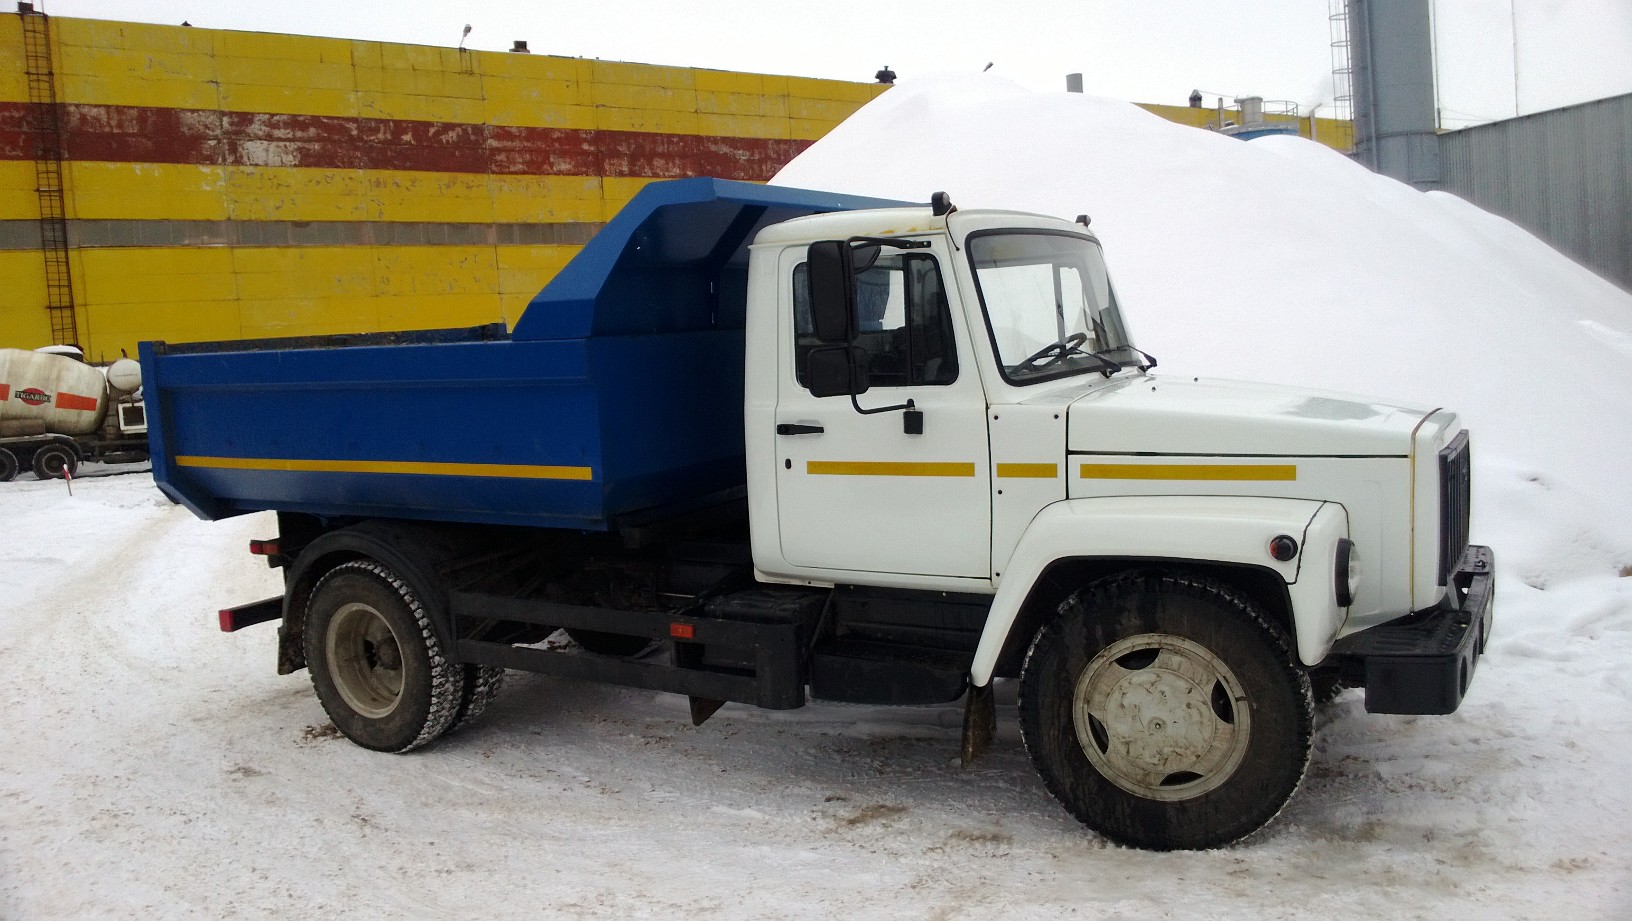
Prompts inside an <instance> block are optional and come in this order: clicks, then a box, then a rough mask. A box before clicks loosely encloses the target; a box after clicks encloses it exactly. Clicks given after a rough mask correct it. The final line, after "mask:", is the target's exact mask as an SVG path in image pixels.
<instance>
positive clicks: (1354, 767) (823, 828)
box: [0, 468, 1632, 919]
mask: <svg viewBox="0 0 1632 921" xmlns="http://www.w3.org/2000/svg"><path fill="white" fill-rule="evenodd" d="M90 469H92V468H87V472H89V470H90ZM74 492H75V495H74V496H73V497H71V498H70V497H69V496H68V494H67V490H66V489H65V488H64V486H63V484H61V483H50V482H36V481H33V480H32V479H30V478H28V477H26V476H25V477H23V478H21V479H19V480H18V481H16V482H13V483H8V484H5V485H4V487H3V488H0V521H4V522H5V524H6V530H7V532H8V533H9V534H12V535H17V536H20V537H21V539H20V540H17V541H16V542H15V543H14V544H13V548H14V549H12V550H11V551H10V552H8V553H7V554H6V555H5V557H4V561H3V562H0V626H3V628H4V633H3V637H4V638H3V640H0V700H3V701H4V707H3V709H0V714H3V715H0V737H3V738H4V740H5V742H4V746H3V748H0V917H4V918H8V919H11V918H15V919H35V918H97V917H106V918H134V917H160V918H164V917H199V918H232V917H247V918H261V917H290V916H297V915H305V914H313V913H326V912H330V911H339V912H344V914H345V915H346V916H348V917H359V918H369V917H378V918H386V917H422V918H431V917H446V916H450V915H454V914H456V913H459V912H461V911H470V912H472V913H478V912H479V914H480V915H481V916H483V917H505V918H535V917H562V918H580V917H581V918H650V917H662V918H695V917H706V918H756V919H757V918H810V919H831V918H846V917H855V918H891V919H899V918H971V919H974V918H981V919H990V918H1015V919H1026V918H1037V919H1043V918H1059V917H1067V916H1071V917H1083V918H1186V919H1194V918H1240V919H1260V918H1277V917H1317V916H1326V917H1333V916H1339V915H1341V916H1345V917H1355V918H1368V919H1370V918H1379V919H1384V918H1436V919H1442V918H1476V917H1477V918H1557V917H1568V918H1582V919H1590V918H1605V919H1609V918H1626V917H1629V916H1632V831H1629V830H1628V827H1627V819H1628V817H1629V816H1632V793H1629V791H1628V785H1627V784H1626V782H1625V781H1626V778H1627V777H1628V776H1632V746H1629V744H1628V740H1629V739H1632V706H1629V703H1632V677H1629V676H1628V675H1627V673H1626V670H1625V664H1626V663H1627V662H1632V579H1611V578H1600V579H1584V580H1578V581H1575V582H1571V583H1568V584H1563V585H1558V586H1552V587H1549V588H1548V590H1547V591H1545V592H1543V591H1539V590H1536V589H1532V588H1529V587H1526V586H1524V585H1523V584H1522V583H1519V582H1517V581H1516V580H1508V581H1506V582H1505V583H1503V585H1502V587H1501V590H1500V592H1499V595H1498V599H1497V605H1498V608H1497V611H1498V614H1497V616H1498V620H1497V636H1496V641H1495V642H1494V643H1493V645H1492V648H1491V650H1490V653H1489V654H1488V656H1487V657H1486V659H1485V660H1484V662H1483V664H1482V665H1481V667H1480V671H1479V673H1478V677H1477V679H1476V680H1475V681H1474V683H1473V689H1472V692H1471V694H1470V696H1469V697H1468V700H1467V701H1466V703H1464V705H1463V707H1462V709H1461V710H1460V711H1459V712H1458V713H1457V714H1455V715H1453V716H1450V717H1433V718H1411V717H1387V716H1370V715H1367V714H1366V713H1365V712H1364V709H1363V707H1362V705H1361V702H1360V700H1359V697H1358V695H1357V694H1355V693H1353V692H1351V693H1350V694H1348V695H1347V696H1345V697H1343V698H1341V699H1340V700H1339V701H1338V702H1337V704H1336V705H1335V706H1334V707H1333V708H1332V709H1331V710H1330V711H1329V713H1328V714H1327V716H1326V717H1325V720H1324V726H1323V728H1322V730H1321V733H1320V736H1319V741H1318V743H1317V745H1318V747H1317V751H1316V755H1315V760H1314V764H1313V766H1312V768H1311V771H1310V775H1309V779H1308V781H1307V782H1306V783H1305V785H1304V788H1303V789H1302V791H1301V792H1300V793H1299V794H1298V796H1297V797H1296V798H1295V799H1294V800H1293V801H1292V804H1291V805H1290V806H1289V807H1288V809H1287V811H1286V812H1285V813H1283V814H1282V816H1281V817H1280V818H1279V819H1278V820H1277V821H1276V822H1275V823H1274V824H1272V825H1271V826H1270V827H1269V828H1268V829H1267V830H1266V831H1264V832H1262V833H1260V834H1259V835H1257V836H1255V837H1253V838H1251V839H1249V840H1248V841H1247V842H1246V843H1244V844H1241V845H1239V846H1236V847H1233V848H1230V849H1227V850H1222V851H1215V852H1210V853H1190V854H1150V853H1143V852H1138V851H1130V850H1124V849H1120V848H1115V847H1109V846H1107V845H1106V844H1105V843H1104V842H1103V841H1101V840H1100V839H1098V838H1096V837H1095V836H1093V835H1092V834H1090V833H1088V832H1087V831H1085V830H1084V829H1083V828H1082V827H1081V826H1079V825H1077V824H1076V822H1075V821H1074V820H1072V819H1071V818H1070V817H1069V816H1068V815H1066V813H1065V812H1064V810H1062V809H1061V808H1059V807H1058V806H1057V805H1056V804H1055V803H1054V802H1053V800H1051V799H1050V798H1049V797H1048V794H1047V793H1046V792H1045V791H1044V790H1043V788H1042V785H1041V784H1040V783H1039V782H1038V780H1037V779H1036V776H1035V775H1034V774H1033V772H1032V770H1031V766H1030V764H1029V762H1028V761H1027V759H1026V756H1025V752H1024V751H1023V749H1022V747H1021V744H1020V741H1019V732H1018V728H1017V726H1016V724H1015V717H1014V710H1013V707H1012V705H1010V706H1004V707H1002V708H1000V711H999V718H1000V721H1001V731H1000V734H999V739H998V743H997V745H996V747H995V750H994V751H993V752H992V753H991V754H990V755H988V756H987V757H986V758H984V759H983V760H982V761H980V762H977V764H976V767H975V769H973V770H970V771H965V770H962V769H961V768H959V767H958V765H957V760H956V753H957V744H958V725H959V720H960V712H959V711H958V709H957V708H956V707H952V706H949V707H929V708H904V709H886V708H866V707H856V706H844V705H835V704H812V705H810V706H808V707H806V708H805V709H803V710H796V711H792V712H788V713H780V714H777V713H769V712H762V711H756V710H751V709H748V708H742V707H738V706H736V705H732V706H728V707H726V708H725V709H724V710H723V711H721V712H720V713H719V714H718V715H717V716H715V717H714V719H713V720H711V721H710V722H708V723H706V724H705V725H703V726H702V727H701V728H692V727H691V725H690V723H689V722H688V720H687V718H686V711H685V704H684V701H683V699H680V698H674V697H667V696H664V695H657V694H651V693H646V692H637V691H625V690H619V689H615V688H609V687H601V686H596V685H588V684H579V683H572V682H568V681H561V680H554V679H546V678H539V677H535V676H528V675H520V674H516V673H512V675H511V678H512V680H511V683H510V685H509V686H508V687H507V689H506V691H505V693H504V695H503V696H502V697H501V698H500V700H499V701H498V703H497V704H496V705H495V707H494V709H493V710H491V711H490V712H489V714H488V715H487V716H485V717H484V718H483V720H482V721H481V722H479V723H478V724H477V725H475V726H473V727H471V728H470V729H469V730H467V731H466V732H464V733H461V734H459V735H455V736H451V737H449V738H447V739H444V740H443V741H441V742H439V743H438V744H437V745H435V746H432V747H431V748H430V749H428V750H425V751H422V752H418V753H415V754H412V755H407V756H390V755H380V754H375V753H372V752H368V751H365V750H363V749H361V748H358V747H356V746H354V745H352V744H351V743H349V742H347V741H345V740H344V739H341V738H338V737H337V736H335V734H334V732H333V730H332V728H330V727H329V725H328V722H327V720H326V719H325V717H324V715H323V712H322V710H321V709H320V708H319V707H318V704H317V701H316V699H315V698H314V697H313V695H312V693H311V689H310V686H309V684H308V682H307V679H306V676H305V675H304V673H302V674H300V675H295V676H287V677H278V676H277V675H275V674H274V673H273V672H274V669H273V645H274V643H273V632H274V630H275V627H274V626H272V625H266V626H262V627H256V628H252V629H251V630H249V631H246V632H244V633H240V634H235V635H224V634H221V633H219V632H217V631H216V628H215V623H214V620H215V618H214V611H215V609H216V608H218V607H221V606H224V605H227V604H233V603H238V602H242V601H247V600H253V599H255V598H260V597H264V596H266V595H268V594H271V593H272V592H274V591H275V590H276V587H277V583H276V580H275V578H274V575H273V573H272V572H271V571H269V570H267V569H265V568H263V567H262V566H261V565H260V562H259V560H258V559H255V558H252V557H250V556H249V555H248V554H247V553H246V552H245V551H244V547H245V543H246V542H247V541H248V540H249V539H250V538H251V537H255V536H265V535H267V534H270V533H271V530H272V529H271V523H270V522H269V521H267V520H265V519H264V518H259V517H249V518H239V519H234V520H231V521H227V522H218V523H213V524H212V523H206V522H201V521H196V520H194V519H193V518H192V516H191V515H189V514H188V513H187V512H185V511H184V510H182V509H181V508H179V507H177V506H173V505H171V504H170V503H169V502H168V501H167V500H165V499H164V498H163V497H162V496H161V495H160V494H159V493H158V492H157V491H156V490H155V489H154V488H153V484H152V479H151V477H150V475H148V474H145V473H136V474H131V475H124V476H109V477H103V478H81V479H79V480H76V481H75V485H74ZM1009 703H1010V704H1012V699H1011V700H1010V701H1009Z"/></svg>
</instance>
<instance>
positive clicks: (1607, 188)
mask: <svg viewBox="0 0 1632 921" xmlns="http://www.w3.org/2000/svg"><path fill="white" fill-rule="evenodd" d="M1439 143H1440V182H1439V183H1438V184H1437V186H1436V188H1439V189H1443V190H1444V191H1447V192H1451V193H1454V194H1456V195H1458V196H1460V197H1462V198H1464V199H1466V200H1468V201H1470V202H1473V203H1474V204H1476V205H1478V206H1479V207H1481V208H1483V209H1485V210H1486V211H1490V212H1493V213H1495V214H1499V215H1501V216H1503V217H1505V218H1507V219H1508V220H1511V221H1513V222H1514V223H1515V224H1518V225H1519V226H1521V227H1523V228H1524V229H1526V230H1528V231H1530V232H1531V233H1533V234H1535V235H1536V236H1538V237H1541V238H1542V239H1543V240H1546V241H1547V242H1548V243H1551V244H1552V245H1553V246H1555V247H1557V248H1558V249H1559V251H1561V252H1563V253H1564V254H1565V255H1567V256H1569V257H1570V258H1572V259H1574V260H1575V261H1577V262H1580V263H1581V264H1583V265H1585V266H1587V267H1588V268H1590V269H1592V270H1593V271H1595V272H1597V273H1598V274H1599V275H1602V276H1603V277H1605V278H1607V279H1609V280H1610V281H1613V282H1615V283H1616V284H1618V285H1620V286H1621V287H1622V288H1625V289H1627V290H1629V291H1632V93H1628V94H1626V95H1624V96H1612V97H1610V98H1608V99H1600V100H1598V101H1597V102H1587V103H1582V104H1580V105H1573V106H1568V107H1566V108H1562V109H1554V110H1552V111H1549V112H1537V113H1535V114H1533V115H1525V116H1522V117H1520V118H1513V119H1508V120H1506V121H1500V122H1493V123H1491V124H1488V125H1480V126H1478V127H1474V128H1466V129H1463V130H1461V131H1452V132H1447V133H1445V134H1442V135H1440V136H1439Z"/></svg>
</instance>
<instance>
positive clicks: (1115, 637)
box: [1020, 573, 1313, 850]
mask: <svg viewBox="0 0 1632 921" xmlns="http://www.w3.org/2000/svg"><path fill="white" fill-rule="evenodd" d="M1312 709H1313V705H1312V702H1311V698H1310V690H1309V681H1308V678H1307V677H1306V676H1305V675H1304V673H1303V672H1302V671H1301V670H1299V669H1297V668H1296V667H1294V665H1293V662H1292V655H1291V650H1290V646H1289V644H1288V641H1287V638H1286V636H1285V635H1284V633H1282V631H1280V630H1278V629H1276V628H1275V627H1274V626H1273V625H1272V624H1271V623H1270V622H1269V620H1268V618H1266V617H1265V616H1264V615H1263V613H1262V612H1261V611H1259V610H1258V609H1257V608H1256V607H1255V606H1254V605H1253V604H1252V603H1251V602H1249V601H1247V600H1246V599H1244V598H1242V597H1240V596H1239V595H1237V594H1235V593H1234V592H1233V591H1231V590H1230V589H1228V588H1227V587H1225V586H1224V585H1222V584H1220V583H1217V582H1213V581H1210V580H1206V579H1200V578H1190V577H1186V576H1181V575H1164V574H1154V573H1129V574H1123V575H1119V576H1112V577H1110V578H1107V579H1104V580H1101V581H1099V582H1096V583H1094V584H1093V585H1091V586H1089V587H1088V588H1086V589H1084V590H1082V591H1080V592H1078V593H1076V594H1074V595H1072V596H1071V597H1070V598H1069V599H1067V600H1066V602H1065V603H1064V604H1062V605H1061V606H1060V614H1059V616H1058V617H1057V618H1056V619H1055V620H1053V621H1051V622H1050V623H1048V624H1046V625H1044V627H1043V628H1042V629H1041V630H1039V631H1038V633H1037V636H1036V638H1035V639H1034V640H1033V642H1032V645H1031V649H1030V651H1029V652H1028V653H1027V655H1026V662H1025V666H1024V670H1023V672H1022V675H1021V684H1020V719H1021V729H1022V732H1023V734H1024V736H1025V741H1026V749H1027V751H1029V752H1030V754H1031V759H1032V762H1033V763H1034V764H1035V765H1036V767H1037V770H1038V772H1039V773H1040V774H1041V775H1042V777H1043V781H1044V783H1045V784H1046V785H1047V787H1048V790H1049V792H1050V793H1052V794H1053V795H1054V796H1055V798H1057V799H1058V800H1060V802H1061V803H1063V804H1064V805H1065V807H1066V808H1067V809H1068V810H1070V811H1071V813H1072V814H1073V815H1075V816H1076V817H1077V818H1078V819H1079V820H1081V821H1082V822H1083V824H1085V825H1087V826H1088V827H1090V828H1092V829H1094V830H1095V831H1097V832H1099V833H1101V834H1103V835H1105V836H1106V837H1107V838H1110V839H1112V840H1114V841H1117V842H1119V843H1121V844H1127V845H1131V846H1134V847H1142V848H1151V849H1156V850H1174V849H1191V848H1211V847H1219V846H1222V845H1225V844H1229V843H1231V842H1233V841H1237V840H1240V839H1241V838H1243V837H1246V836H1247V835H1249V834H1251V833H1252V832H1254V831H1256V830H1257V829H1259V828H1261V827H1262V826H1263V825H1264V824H1266V823H1267V822H1269V820H1270V819H1272V818H1274V817H1275V815H1276V814H1277V813H1279V812H1280V810H1281V807H1283V806H1284V805H1285V804H1286V802H1287V801H1288V800H1289V799H1291V797H1292V794H1293V792H1294V791H1296V790H1297V788H1298V785H1299V783H1301V782H1302V780H1303V774H1304V770H1305V768H1306V767H1307V766H1308V763H1309V751H1310V745H1311V741H1312V736H1313V729H1312V726H1313V716H1312Z"/></svg>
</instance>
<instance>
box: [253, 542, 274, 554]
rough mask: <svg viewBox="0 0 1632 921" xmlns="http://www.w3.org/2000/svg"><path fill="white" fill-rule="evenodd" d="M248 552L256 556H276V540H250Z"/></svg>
mask: <svg viewBox="0 0 1632 921" xmlns="http://www.w3.org/2000/svg"><path fill="white" fill-rule="evenodd" d="M249 552H250V553H253V554H255V555H256V556H277V555H278V542H277V541H276V540H252V541H250V542H249Z"/></svg>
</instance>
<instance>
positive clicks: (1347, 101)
mask: <svg viewBox="0 0 1632 921" xmlns="http://www.w3.org/2000/svg"><path fill="white" fill-rule="evenodd" d="M1326 11H1327V15H1326V18H1327V21H1328V23H1329V25H1330V31H1331V36H1332V110H1333V111H1332V117H1333V118H1337V119H1348V120H1352V119H1353V118H1354V58H1353V46H1352V44H1351V42H1350V39H1349V5H1348V2H1347V0H1328V3H1327V7H1326Z"/></svg>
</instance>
